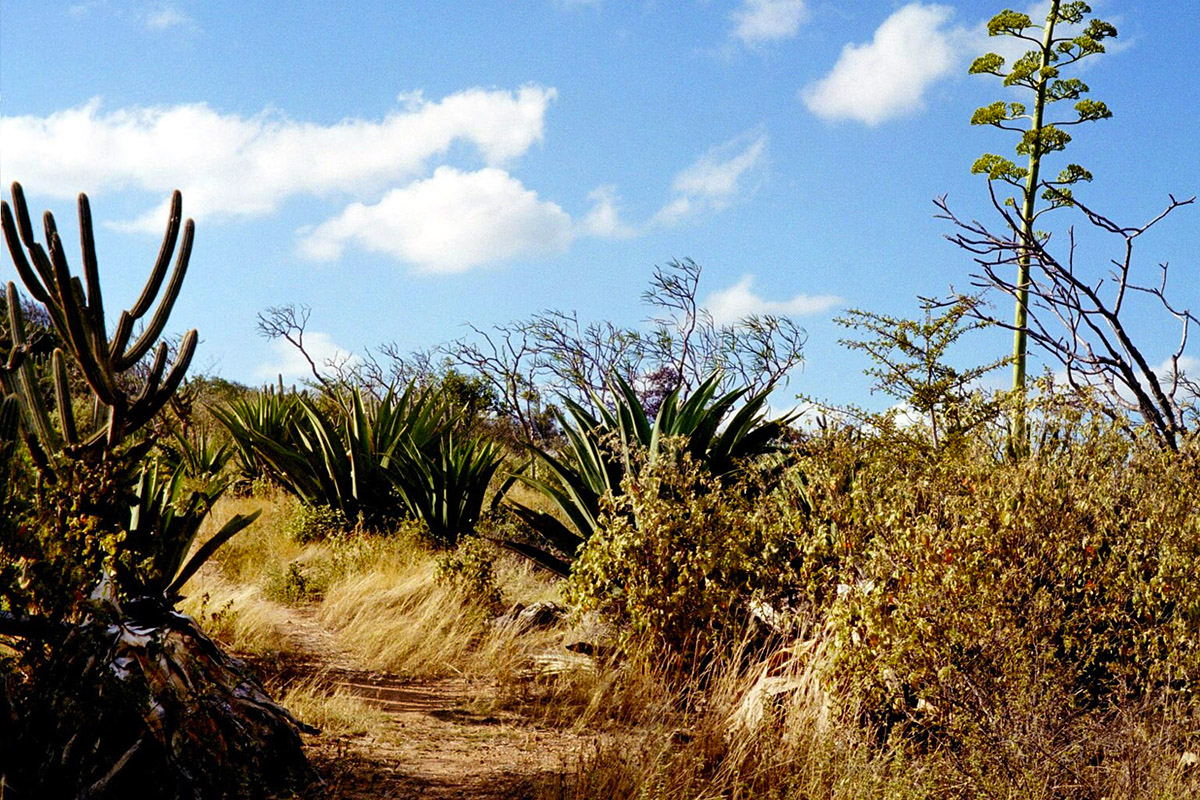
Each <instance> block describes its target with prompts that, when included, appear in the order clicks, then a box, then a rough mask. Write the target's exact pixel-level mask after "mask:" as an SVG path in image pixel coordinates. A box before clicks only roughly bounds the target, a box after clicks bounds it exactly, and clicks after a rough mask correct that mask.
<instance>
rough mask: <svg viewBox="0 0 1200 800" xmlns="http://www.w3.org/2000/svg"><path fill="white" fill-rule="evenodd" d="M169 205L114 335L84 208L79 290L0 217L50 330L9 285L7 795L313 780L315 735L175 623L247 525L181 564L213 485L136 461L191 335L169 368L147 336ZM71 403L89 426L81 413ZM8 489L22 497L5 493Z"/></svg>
mask: <svg viewBox="0 0 1200 800" xmlns="http://www.w3.org/2000/svg"><path fill="white" fill-rule="evenodd" d="M181 206H182V201H181V198H180V195H179V193H178V192H176V193H175V195H174V197H173V198H172V202H171V216H170V220H169V222H168V225H167V233H166V236H165V237H164V238H163V244H162V248H161V249H160V251H159V254H158V259H157V261H156V262H155V264H154V267H153V269H152V270H151V273H150V278H149V280H148V281H147V282H146V285H145V287H144V289H143V290H142V293H141V296H140V297H139V298H138V300H137V302H136V303H134V305H133V307H132V308H130V309H128V310H126V311H123V312H122V313H121V314H120V316H119V318H118V319H117V323H116V327H115V330H114V331H113V334H112V336H111V337H110V336H109V335H108V328H107V325H106V316H105V311H104V301H103V299H102V296H101V292H100V281H99V274H98V270H97V259H96V248H95V242H94V240H93V237H92V219H91V212H90V210H89V208H88V201H87V198H86V197H85V196H83V195H80V197H79V227H80V233H81V244H82V254H83V278H82V280H81V279H80V278H78V277H75V276H72V274H71V271H70V268H69V267H68V265H67V258H66V255H65V251H64V247H63V243H62V240H61V238H60V237H59V235H58V230H57V226H56V225H55V223H54V217H53V216H52V215H51V214H50V213H48V212H47V213H46V215H45V234H46V235H45V244H44V245H43V244H42V243H39V242H38V241H37V240H36V239H35V238H34V233H33V226H32V225H31V224H30V220H29V212H28V210H27V208H26V204H25V198H24V196H23V193H22V191H21V187H20V185H18V184H13V189H12V207H11V208H10V207H9V205H8V204H7V203H2V202H0V223H2V226H3V230H4V238H5V240H6V241H7V243H8V249H9V252H10V253H11V255H12V260H13V263H14V264H15V266H16V269H17V272H18V274H19V276H20V279H21V281H22V282H23V283H24V284H25V288H26V289H27V290H28V292H29V294H30V295H32V297H33V299H34V300H36V301H37V302H39V303H41V305H42V306H44V307H45V310H46V316H47V317H48V320H49V322H48V323H47V324H48V325H49V327H51V328H53V334H49V333H44V332H42V333H39V334H37V335H29V333H28V329H27V327H26V324H25V320H24V318H23V316H24V315H23V313H22V298H21V297H20V296H18V294H17V287H16V285H15V284H14V283H13V282H9V283H8V284H7V285H6V287H5V295H4V301H5V305H6V306H7V314H8V326H7V327H8V329H9V331H8V333H9V337H8V340H7V341H6V342H5V347H0V475H2V476H3V478H4V483H3V484H0V634H3V635H4V636H5V637H6V639H5V641H6V643H8V644H11V645H12V646H13V647H15V648H16V649H17V650H18V651H19V653H20V654H21V656H22V658H21V659H20V661H19V663H17V665H16V667H15V671H13V670H10V669H7V666H8V664H7V661H6V665H5V666H6V669H5V670H4V676H3V677H4V680H2V681H0V731H3V732H4V733H3V735H0V741H2V742H3V746H0V750H3V751H4V752H3V753H2V754H0V755H2V756H3V757H2V758H0V787H4V786H7V787H10V788H11V793H12V794H14V795H20V796H23V797H26V796H27V797H102V796H103V797H117V796H126V795H129V796H154V797H164V798H180V799H181V800H182V798H194V797H226V796H230V795H231V794H236V795H237V796H239V797H241V796H245V797H275V796H284V795H286V796H292V795H293V794H294V792H295V791H296V790H299V789H301V788H303V787H304V786H306V785H308V784H310V783H312V782H313V780H314V778H315V775H314V774H313V771H312V769H311V767H310V766H309V765H308V762H307V760H306V758H305V756H304V751H303V747H302V743H301V741H300V737H299V734H298V731H300V730H309V731H311V730H312V729H310V728H308V727H307V726H305V725H303V724H302V723H300V722H298V721H297V720H295V719H294V718H293V717H292V716H291V715H290V714H289V713H288V712H287V711H286V710H285V709H283V708H281V707H280V706H278V705H277V704H275V703H274V701H272V700H271V699H270V697H269V696H268V695H267V693H266V691H265V690H264V688H263V687H262V685H261V683H260V682H259V681H258V680H257V678H255V677H254V676H253V675H252V674H250V673H249V672H247V671H246V670H245V668H244V667H243V666H242V665H241V664H240V663H239V662H237V661H235V660H233V659H231V658H229V657H228V656H227V655H225V654H224V653H223V652H222V651H221V649H220V648H219V647H218V646H216V645H215V644H214V643H213V642H212V641H211V640H210V639H208V638H207V637H206V636H205V634H204V632H203V631H202V630H201V629H200V628H199V626H198V625H197V624H196V623H195V622H194V621H193V620H191V619H189V618H188V617H186V616H183V615H181V614H176V613H173V611H172V607H173V606H174V604H175V602H176V601H177V600H178V599H179V591H180V590H181V589H182V587H183V584H184V583H186V582H187V580H188V578H189V577H190V576H191V575H192V574H194V573H195V572H196V570H197V569H198V568H199V566H200V565H201V564H202V563H203V562H204V560H205V559H206V558H208V556H209V555H211V554H212V552H213V551H214V550H216V548H218V547H220V546H221V544H222V543H224V542H225V541H226V540H227V539H229V538H230V537H231V536H233V535H234V534H236V533H237V532H238V531H240V530H242V529H244V528H245V527H246V526H248V525H249V524H250V523H251V522H253V521H254V519H255V518H256V517H257V516H258V513H257V512H255V513H253V514H249V515H236V516H234V517H233V518H232V519H231V520H229V522H227V523H226V524H225V525H224V527H222V528H221V529H220V530H218V531H217V532H216V533H215V534H214V535H213V536H211V537H210V538H209V539H208V541H207V542H205V544H204V545H203V546H202V547H200V548H199V549H197V551H196V552H195V553H194V554H192V555H191V558H190V559H189V558H188V555H189V553H190V552H191V549H192V545H193V544H194V541H195V539H196V536H197V534H198V532H199V530H200V527H201V523H202V522H203V521H204V519H205V517H206V515H207V514H208V512H209V511H210V509H211V508H212V505H213V503H214V502H215V501H216V499H217V497H218V496H219V495H220V494H221V492H222V491H223V489H224V483H223V482H222V481H220V480H219V479H217V480H212V481H209V482H208V483H207V484H206V485H205V486H204V487H203V488H202V489H201V490H200V491H195V490H189V489H188V487H187V486H186V484H185V481H184V479H183V473H182V468H178V469H176V470H174V471H170V470H166V469H163V468H162V465H161V464H160V463H159V462H158V461H157V460H156V459H153V458H151V457H148V453H149V451H150V448H151V447H153V445H154V442H155V437H154V436H153V435H138V430H139V429H140V428H143V427H144V426H146V425H147V423H148V422H150V421H151V419H152V418H153V417H154V415H155V414H157V413H158V412H159V411H160V409H162V407H163V405H164V404H165V403H166V402H167V401H168V400H170V399H171V397H172V396H173V395H174V394H175V392H176V390H177V389H178V388H179V385H180V382H181V381H182V380H183V376H184V373H185V372H186V371H187V368H188V365H189V363H190V362H191V359H192V356H193V354H194V353H195V349H196V331H194V330H193V331H189V332H188V333H187V334H186V335H184V337H183V339H182V340H181V341H180V343H179V346H178V350H177V353H176V355H175V357H174V359H173V363H172V364H171V365H170V368H169V369H168V357H169V348H168V346H167V344H166V343H165V342H161V341H160V339H161V338H162V334H163V329H164V326H165V325H166V322H167V318H168V317H169V315H170V313H171V308H172V306H173V305H174V303H175V300H176V298H177V297H178V295H179V289H180V286H181V285H182V283H183V278H184V276H185V274H186V272H187V265H188V258H189V256H190V254H191V246H192V235H193V225H192V221H191V220H188V221H187V222H186V223H184V224H183V225H182V226H181V224H180V222H181V213H180V211H181ZM181 227H182V231H183V236H182V241H180V229H181ZM176 245H178V250H176ZM176 252H177V255H176V256H175V266H174V269H173V270H171V269H169V267H170V262H171V259H172V256H173V255H174V254H176ZM168 273H169V276H168ZM164 286H165V288H164ZM160 293H161V299H157V303H156V298H159V296H160ZM139 323H143V324H142V329H141V333H140V334H139V335H136V336H135V334H134V329H135V326H137V325H138V324H139ZM54 334H56V335H54ZM5 350H6V351H5ZM51 351H52V352H51ZM47 355H48V356H49V358H48V359H47V358H46V356H47ZM72 371H74V375H72ZM79 376H82V379H83V380H84V381H86V388H84V389H83V390H82V391H81V390H80V386H79V381H80V377H79ZM50 386H52V387H53V388H52V390H51V389H50ZM72 389H74V390H75V391H74V396H73V395H72ZM83 400H90V401H91V403H90V405H91V411H90V414H89V413H88V412H87V411H86V410H84V413H82V414H77V412H78V411H80V410H83V406H84V405H85V404H84V403H82V402H80V404H79V406H78V407H77V406H76V402H77V401H83ZM77 416H78V417H85V418H86V419H78V418H77ZM18 440H23V441H24V444H25V445H26V446H27V449H28V452H29V454H30V456H31V457H32V459H33V461H34V462H35V463H36V465H37V468H38V470H39V472H40V475H41V478H42V481H43V485H41V486H40V487H39V490H38V491H36V492H34V491H30V487H29V485H28V484H29V483H31V482H32V481H30V477H31V476H30V475H29V473H28V472H26V471H25V462H24V460H23V459H16V458H13V456H14V454H16V453H17V452H18V447H16V446H15V445H16V444H18ZM11 475H16V476H17V478H18V480H21V479H24V481H25V483H24V484H22V485H17V484H16V482H15V481H14V482H12V483H11V484H10V483H9V477H10V476H11ZM139 476H140V477H139ZM10 485H11V486H12V488H13V491H12V492H9V491H8V489H9V486H10ZM0 795H4V791H3V789H2V788H0ZM5 796H7V795H5Z"/></svg>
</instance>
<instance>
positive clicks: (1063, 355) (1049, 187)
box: [937, 0, 1196, 454]
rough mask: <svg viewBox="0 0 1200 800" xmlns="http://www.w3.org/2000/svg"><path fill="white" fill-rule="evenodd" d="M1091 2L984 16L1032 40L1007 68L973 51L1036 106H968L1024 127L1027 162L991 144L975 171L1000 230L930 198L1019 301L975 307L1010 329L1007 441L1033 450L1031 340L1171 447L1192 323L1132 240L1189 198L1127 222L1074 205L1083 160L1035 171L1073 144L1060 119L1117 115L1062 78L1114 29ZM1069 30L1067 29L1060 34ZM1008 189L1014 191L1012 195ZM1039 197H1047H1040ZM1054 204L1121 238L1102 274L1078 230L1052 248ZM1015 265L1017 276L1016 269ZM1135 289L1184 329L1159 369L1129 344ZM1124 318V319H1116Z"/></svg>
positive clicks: (981, 67) (1087, 176) (1000, 29)
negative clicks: (1046, 174)
mask: <svg viewBox="0 0 1200 800" xmlns="http://www.w3.org/2000/svg"><path fill="white" fill-rule="evenodd" d="M1090 13H1091V8H1090V7H1089V6H1088V5H1087V3H1083V2H1065V3H1064V2H1060V0H1053V1H1052V2H1051V3H1050V7H1049V10H1048V11H1047V14H1046V17H1045V20H1044V21H1043V22H1042V23H1041V24H1036V23H1035V22H1034V21H1033V20H1032V19H1031V18H1030V17H1029V15H1027V14H1023V13H1019V12H1016V11H1010V10H1005V11H1002V12H1001V13H1000V14H998V15H996V16H995V17H994V18H993V19H992V20H991V21H990V22H989V23H988V33H989V35H991V36H1008V37H1012V38H1015V39H1018V40H1020V41H1024V42H1028V43H1030V44H1031V45H1032V49H1030V50H1028V51H1027V52H1026V53H1025V54H1024V55H1022V56H1021V57H1019V58H1018V59H1017V60H1016V61H1014V62H1013V64H1012V65H1011V67H1009V68H1008V69H1007V70H1006V68H1005V60H1004V58H1003V57H1001V56H1000V55H998V54H996V53H987V54H985V55H983V56H980V57H979V58H977V59H976V60H975V61H974V63H972V65H971V67H970V72H971V73H972V74H989V75H994V76H996V77H999V78H1001V79H1002V80H1003V82H1004V85H1005V86H1008V87H1018V88H1021V89H1024V90H1027V91H1029V92H1031V93H1032V95H1033V97H1032V101H1033V105H1032V108H1027V107H1026V106H1025V104H1023V103H1019V102H1008V103H1006V102H1003V101H997V102H994V103H991V104H990V105H986V106H983V107H982V108H979V109H977V110H976V111H975V113H974V115H973V116H972V118H971V124H973V125H992V126H994V127H996V128H1000V129H1002V130H1007V131H1014V132H1017V133H1019V134H1020V139H1019V141H1018V142H1017V145H1016V152H1017V154H1018V155H1019V156H1022V157H1024V159H1025V165H1024V166H1018V165H1017V164H1016V163H1015V162H1014V161H1012V160H1010V159H1008V158H1005V157H1003V156H999V155H996V154H993V153H986V154H984V155H983V156H981V157H980V158H979V159H978V160H977V161H976V162H975V164H974V165H973V167H972V172H973V173H975V174H983V175H985V176H986V177H987V180H988V189H989V193H990V196H991V200H992V204H993V206H994V207H995V209H996V210H997V211H998V212H999V214H1000V217H1001V220H1002V221H1003V223H1004V229H1003V230H1001V231H999V232H996V231H993V230H992V229H990V228H989V227H988V226H986V225H984V224H982V223H979V222H977V221H970V222H967V221H964V220H962V219H960V218H958V217H957V216H956V215H955V214H954V213H953V212H952V211H950V209H949V208H948V206H947V205H946V202H945V198H942V199H939V200H938V201H937V205H938V207H939V208H940V209H941V211H942V214H941V215H940V216H941V217H942V218H944V219H947V220H950V221H951V222H953V223H954V224H955V225H956V226H957V227H958V228H959V232H958V233H957V234H955V235H952V236H951V237H950V239H951V241H954V242H955V243H956V244H958V245H959V246H960V247H963V248H964V249H966V250H968V251H969V252H971V253H973V254H975V256H976V259H975V260H976V263H977V264H979V265H980V267H981V268H982V271H981V272H978V273H976V274H973V275H972V278H973V280H974V282H975V285H976V286H978V287H980V288H984V289H995V290H999V291H1001V292H1002V293H1004V294H1007V295H1009V296H1011V297H1012V298H1013V299H1014V301H1015V305H1016V311H1015V314H1014V317H1013V320H1012V321H1011V322H1010V321H1007V320H1003V319H1000V318H997V317H994V316H991V315H986V314H982V313H981V314H980V315H979V316H980V318H981V319H985V320H987V321H989V322H993V323H995V324H998V325H1000V326H1002V327H1005V328H1007V329H1009V330H1012V331H1013V337H1014V341H1013V390H1014V394H1015V395H1016V399H1017V411H1016V417H1015V419H1014V421H1013V426H1012V434H1011V440H1010V442H1011V445H1012V449H1013V450H1014V452H1016V453H1018V454H1020V453H1023V452H1027V451H1028V446H1029V445H1028V441H1029V433H1028V425H1027V422H1026V417H1025V408H1024V402H1023V401H1024V393H1025V380H1026V353H1027V349H1028V345H1029V343H1030V342H1032V343H1033V344H1034V345H1035V346H1037V347H1038V348H1040V349H1041V350H1042V351H1043V352H1045V353H1046V354H1047V355H1049V356H1050V357H1051V358H1053V359H1055V360H1056V361H1058V362H1059V363H1060V364H1062V365H1063V367H1065V369H1066V375H1067V380H1068V382H1069V384H1070V385H1071V386H1072V387H1073V388H1075V389H1077V390H1080V391H1085V392H1087V391H1094V390H1099V391H1100V393H1101V396H1102V398H1103V400H1104V401H1105V405H1104V408H1105V410H1106V411H1107V413H1108V414H1109V415H1110V416H1112V417H1113V418H1114V419H1117V420H1122V419H1124V415H1123V412H1124V411H1132V412H1134V413H1136V414H1138V415H1140V416H1141V418H1142V419H1143V420H1144V421H1145V422H1146V423H1147V424H1148V425H1149V426H1150V428H1151V430H1153V432H1154V433H1155V435H1157V436H1158V437H1159V439H1160V441H1162V442H1163V444H1164V445H1165V446H1167V447H1170V448H1175V447H1177V444H1178V439H1179V436H1180V434H1181V433H1183V432H1184V430H1185V428H1186V425H1185V421H1184V418H1183V413H1184V408H1183V406H1184V403H1185V397H1186V395H1187V394H1188V392H1189V391H1190V390H1191V391H1194V388H1195V385H1194V384H1193V383H1191V382H1189V380H1188V379H1187V377H1186V376H1185V375H1184V374H1183V371H1182V369H1181V365H1180V358H1181V357H1182V355H1183V353H1184V348H1185V347H1186V344H1187V337H1188V333H1189V325H1190V323H1193V322H1195V321H1196V318H1195V316H1193V314H1192V313H1191V312H1190V311H1189V310H1188V309H1187V308H1184V307H1182V306H1180V305H1179V304H1177V303H1175V302H1173V301H1172V300H1171V299H1170V298H1169V297H1168V295H1167V292H1166V288H1167V280H1166V278H1167V265H1165V264H1163V265H1160V266H1161V277H1160V279H1159V280H1157V281H1156V282H1154V283H1147V282H1145V281H1141V280H1139V279H1135V278H1134V275H1133V270H1134V261H1133V248H1134V240H1135V239H1137V238H1138V237H1140V236H1141V235H1142V234H1144V233H1145V232H1146V231H1147V230H1149V229H1150V228H1151V227H1153V226H1154V225H1155V224H1157V223H1158V222H1159V221H1160V220H1161V219H1163V218H1164V217H1165V216H1167V214H1169V213H1170V212H1171V211H1174V210H1175V209H1176V208H1178V207H1180V206H1183V205H1187V204H1189V203H1191V202H1192V200H1182V201H1180V200H1176V199H1175V198H1174V197H1171V199H1170V204H1169V206H1168V207H1167V208H1166V210H1165V211H1163V212H1162V213H1161V214H1159V215H1158V216H1156V217H1154V218H1153V219H1152V220H1150V221H1149V222H1147V223H1145V224H1142V225H1134V226H1126V225H1121V224H1118V223H1116V222H1113V221H1112V220H1111V219H1110V218H1108V217H1107V216H1105V215H1104V214H1102V213H1100V212H1098V211H1096V210H1093V209H1092V208H1090V207H1088V206H1087V205H1085V204H1083V203H1082V202H1080V201H1079V200H1078V199H1077V198H1076V197H1075V195H1074V194H1073V192H1072V188H1071V187H1072V186H1074V185H1075V184H1078V183H1081V182H1087V181H1090V180H1091V179H1092V174H1091V173H1090V172H1089V171H1088V170H1087V169H1085V168H1084V167H1082V166H1080V165H1079V164H1073V163H1069V164H1068V165H1067V166H1066V167H1065V168H1064V169H1063V170H1062V171H1061V172H1060V173H1059V174H1058V176H1057V178H1055V179H1054V180H1046V179H1044V178H1043V177H1042V170H1043V167H1044V166H1045V164H1044V159H1045V158H1046V157H1047V156H1049V155H1051V154H1053V153H1057V152H1061V151H1063V150H1064V149H1065V148H1066V146H1067V144H1068V143H1070V141H1071V136H1070V134H1068V133H1067V132H1066V130H1065V128H1067V127H1070V126H1074V125H1078V124H1081V123H1084V122H1091V121H1096V120H1101V119H1108V118H1109V117H1111V116H1112V112H1111V111H1110V110H1109V109H1108V107H1107V106H1106V105H1105V104H1104V103H1103V102H1100V101H1097V100H1092V99H1088V98H1086V97H1084V95H1086V94H1087V93H1088V92H1089V87H1088V86H1087V85H1086V84H1084V83H1083V82H1082V81H1080V80H1079V79H1078V78H1066V77H1063V70H1064V69H1066V68H1067V67H1069V66H1071V65H1073V64H1076V63H1077V62H1079V61H1081V60H1083V59H1085V58H1088V57H1090V56H1093V55H1097V54H1100V53H1103V52H1104V51H1105V47H1104V42H1105V40H1107V39H1110V38H1112V37H1115V36H1116V35H1117V31H1116V28H1114V27H1113V26H1112V25H1111V24H1109V23H1107V22H1104V21H1102V20H1099V19H1094V18H1093V19H1087V16H1088V15H1089V14H1090ZM1063 29H1066V30H1067V31H1068V34H1066V35H1063V34H1061V31H1062V30H1063ZM1061 101H1074V106H1073V113H1070V114H1067V115H1064V116H1063V118H1061V119H1056V120H1049V119H1048V116H1049V114H1050V111H1051V109H1052V108H1053V107H1054V104H1056V103H1059V102H1061ZM1014 192H1015V194H1014ZM1039 200H1041V201H1043V202H1042V203H1041V204H1039V202H1038V201H1039ZM1059 208H1074V209H1076V210H1078V211H1079V212H1081V213H1082V214H1083V216H1084V218H1085V219H1086V220H1087V222H1088V223H1089V224H1090V225H1092V226H1093V227H1094V228H1096V229H1097V230H1099V231H1102V232H1104V233H1108V234H1113V235H1116V236H1117V237H1119V238H1120V239H1121V248H1122V251H1123V252H1122V254H1121V255H1120V256H1119V257H1117V258H1115V259H1113V260H1112V261H1111V265H1112V269H1110V270H1108V274H1107V275H1104V274H1103V273H1102V272H1101V273H1100V274H1097V271H1096V270H1094V269H1093V270H1085V269H1081V268H1080V267H1081V266H1082V265H1077V264H1076V240H1075V231H1074V229H1073V228H1072V229H1070V230H1069V231H1068V234H1067V236H1068V242H1067V245H1066V252H1065V254H1058V253H1055V252H1053V251H1052V250H1051V249H1050V244H1051V235H1050V234H1049V233H1047V232H1045V231H1042V230H1039V228H1038V222H1039V219H1040V218H1041V217H1042V216H1043V215H1044V214H1046V213H1047V212H1050V211H1053V210H1055V209H1059ZM1013 267H1015V276H1014V275H1013V272H1014V270H1013V269H1012V268H1013ZM1134 295H1142V296H1147V297H1150V298H1153V299H1155V300H1156V301H1157V302H1158V304H1159V307H1160V308H1161V309H1162V310H1163V311H1165V313H1166V314H1167V315H1168V316H1169V317H1170V318H1172V319H1173V320H1174V321H1175V322H1177V323H1178V324H1179V326H1180V329H1181V334H1180V341H1179V345H1178V348H1177V349H1176V350H1175V352H1174V354H1173V356H1172V357H1171V359H1170V360H1169V361H1168V369H1167V372H1166V374H1165V375H1164V376H1160V375H1159V374H1158V373H1157V372H1156V371H1155V369H1154V368H1153V367H1152V366H1151V365H1150V363H1149V362H1148V360H1147V359H1146V357H1145V355H1144V354H1143V352H1142V351H1141V349H1140V348H1139V347H1138V346H1137V345H1136V344H1135V343H1134V337H1133V335H1132V332H1131V331H1130V330H1129V328H1128V325H1127V322H1126V317H1127V312H1128V307H1129V305H1130V303H1129V298H1130V297H1132V296H1134ZM1123 315H1125V316H1123Z"/></svg>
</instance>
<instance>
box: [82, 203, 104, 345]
mask: <svg viewBox="0 0 1200 800" xmlns="http://www.w3.org/2000/svg"><path fill="white" fill-rule="evenodd" d="M79 249H80V251H81V252H82V253H83V276H84V280H86V281H87V310H88V317H89V319H90V321H91V329H92V337H93V340H94V341H93V347H94V349H96V350H97V352H102V351H100V350H99V343H100V342H103V343H104V345H105V349H107V345H108V341H107V337H106V336H105V333H104V330H105V324H104V295H103V294H102V293H101V291H100V268H99V267H98V266H97V264H96V238H95V236H94V235H93V233H92V208H91V205H90V204H89V203H88V198H87V195H86V194H80V195H79Z"/></svg>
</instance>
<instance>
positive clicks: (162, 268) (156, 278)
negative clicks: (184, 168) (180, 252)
mask: <svg viewBox="0 0 1200 800" xmlns="http://www.w3.org/2000/svg"><path fill="white" fill-rule="evenodd" d="M182 218H183V195H182V194H180V193H179V191H178V190H176V191H175V193H174V194H172V195H171V213H170V215H169V216H168V218H167V231H166V233H165V234H164V235H163V242H162V246H161V247H159V249H158V258H157V259H155V261H154V269H152V270H151V271H150V279H149V280H147V281H146V285H145V286H144V287H143V288H142V294H141V296H140V297H138V299H137V302H136V303H134V304H133V308H131V309H129V316H130V317H132V318H133V319H132V320H130V321H131V322H132V321H135V320H137V319H140V318H141V317H142V316H144V315H145V313H146V312H147V311H149V310H150V304H151V303H153V302H154V297H155V295H157V294H158V289H159V287H160V286H162V282H163V278H164V277H165V276H166V274H167V265H168V264H170V263H171V254H172V253H173V252H174V251H175V240H176V239H177V238H178V237H179V222H180V220H181V219H182Z"/></svg>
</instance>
